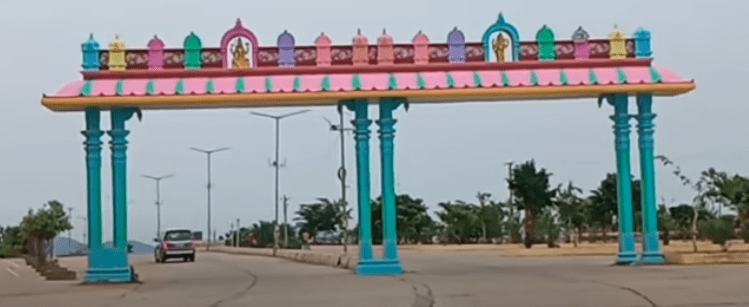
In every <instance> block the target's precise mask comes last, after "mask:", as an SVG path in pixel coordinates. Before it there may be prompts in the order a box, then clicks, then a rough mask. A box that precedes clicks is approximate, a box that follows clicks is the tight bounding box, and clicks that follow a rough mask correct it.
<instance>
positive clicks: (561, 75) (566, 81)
mask: <svg viewBox="0 0 749 307" xmlns="http://www.w3.org/2000/svg"><path fill="white" fill-rule="evenodd" d="M559 82H560V83H562V85H569V84H570V78H569V77H568V76H567V72H566V71H564V69H562V70H560V71H559Z"/></svg>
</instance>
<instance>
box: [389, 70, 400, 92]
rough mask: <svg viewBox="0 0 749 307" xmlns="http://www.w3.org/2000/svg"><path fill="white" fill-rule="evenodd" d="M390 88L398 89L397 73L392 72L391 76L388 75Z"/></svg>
mask: <svg viewBox="0 0 749 307" xmlns="http://www.w3.org/2000/svg"><path fill="white" fill-rule="evenodd" d="M388 89H389V90H397V89H398V78H396V77H395V74H390V76H389V77H388Z"/></svg>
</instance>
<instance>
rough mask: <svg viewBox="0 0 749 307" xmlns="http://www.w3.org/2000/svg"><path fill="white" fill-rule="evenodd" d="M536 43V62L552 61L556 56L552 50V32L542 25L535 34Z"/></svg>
mask: <svg viewBox="0 0 749 307" xmlns="http://www.w3.org/2000/svg"><path fill="white" fill-rule="evenodd" d="M536 41H537V42H538V60H539V61H554V60H555V59H556V55H557V52H556V50H555V49H554V31H551V29H550V28H549V27H547V26H546V25H544V26H543V27H541V29H540V30H538V33H536Z"/></svg>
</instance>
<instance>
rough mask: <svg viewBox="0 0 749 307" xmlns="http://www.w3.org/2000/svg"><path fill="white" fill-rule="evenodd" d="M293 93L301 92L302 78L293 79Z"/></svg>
mask: <svg viewBox="0 0 749 307" xmlns="http://www.w3.org/2000/svg"><path fill="white" fill-rule="evenodd" d="M294 91H295V92H301V91H302V77H300V76H296V77H294Z"/></svg>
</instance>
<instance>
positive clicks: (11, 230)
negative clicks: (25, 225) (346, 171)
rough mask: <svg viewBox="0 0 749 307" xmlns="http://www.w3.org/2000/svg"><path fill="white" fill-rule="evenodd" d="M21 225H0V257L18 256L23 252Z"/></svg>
mask: <svg viewBox="0 0 749 307" xmlns="http://www.w3.org/2000/svg"><path fill="white" fill-rule="evenodd" d="M23 248H24V246H23V235H22V233H21V227H18V226H13V227H11V226H8V227H5V229H3V228H2V227H0V257H12V256H17V255H19V254H21V253H22V252H23Z"/></svg>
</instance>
